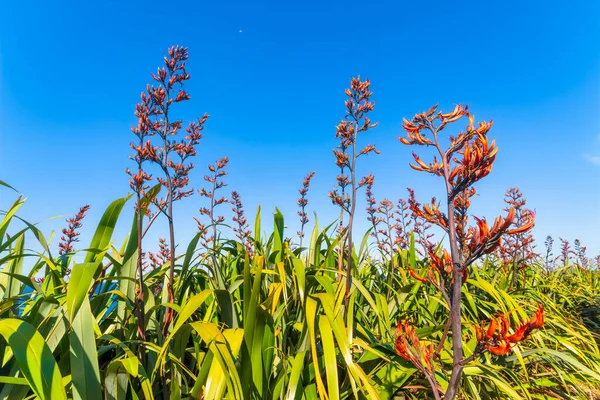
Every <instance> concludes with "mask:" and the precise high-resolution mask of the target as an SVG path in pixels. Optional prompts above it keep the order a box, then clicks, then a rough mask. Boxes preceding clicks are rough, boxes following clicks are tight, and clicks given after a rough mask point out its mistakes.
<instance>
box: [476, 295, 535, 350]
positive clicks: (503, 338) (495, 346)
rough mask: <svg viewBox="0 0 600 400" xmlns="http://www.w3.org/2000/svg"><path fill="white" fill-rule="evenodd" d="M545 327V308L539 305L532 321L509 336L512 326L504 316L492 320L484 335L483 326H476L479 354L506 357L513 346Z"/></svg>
mask: <svg viewBox="0 0 600 400" xmlns="http://www.w3.org/2000/svg"><path fill="white" fill-rule="evenodd" d="M542 326H544V306H543V305H541V304H540V305H539V306H538V309H537V310H536V312H535V314H534V315H533V316H532V317H531V319H530V320H529V321H527V322H525V323H523V324H522V325H520V326H518V327H517V328H516V329H515V332H514V333H513V334H512V335H508V330H509V328H510V324H509V322H508V319H507V318H506V316H504V315H500V316H498V317H497V318H491V319H490V322H489V324H488V327H487V329H486V330H485V333H484V328H483V327H482V326H476V327H475V332H476V336H477V342H478V344H477V348H478V349H479V353H481V352H483V351H489V352H490V353H492V354H495V355H497V356H501V355H505V354H506V353H508V352H509V351H510V350H511V345H512V344H516V343H519V342H521V341H523V340H525V339H527V338H528V337H529V336H530V335H531V333H532V332H533V331H534V330H536V329H539V328H541V327H542Z"/></svg>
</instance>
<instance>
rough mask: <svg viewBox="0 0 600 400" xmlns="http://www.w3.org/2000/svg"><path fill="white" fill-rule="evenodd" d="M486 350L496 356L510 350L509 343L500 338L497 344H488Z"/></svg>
mask: <svg viewBox="0 0 600 400" xmlns="http://www.w3.org/2000/svg"><path fill="white" fill-rule="evenodd" d="M487 350H488V351H489V352H490V353H492V354H495V355H497V356H503V355H504V354H506V353H508V352H509V351H510V343H508V341H506V340H505V339H501V340H500V341H499V342H498V343H497V344H494V345H488V346H487Z"/></svg>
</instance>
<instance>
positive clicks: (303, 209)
mask: <svg viewBox="0 0 600 400" xmlns="http://www.w3.org/2000/svg"><path fill="white" fill-rule="evenodd" d="M313 176H315V171H312V172H311V173H309V174H308V175H306V176H305V177H304V181H303V182H302V189H300V190H298V192H299V193H300V198H299V199H298V207H300V210H299V211H298V216H299V217H300V230H299V231H298V232H297V233H298V237H299V238H300V247H302V239H304V225H306V224H307V223H308V215H306V206H307V205H308V199H307V198H306V195H307V194H308V189H309V188H310V181H311V179H312V178H313Z"/></svg>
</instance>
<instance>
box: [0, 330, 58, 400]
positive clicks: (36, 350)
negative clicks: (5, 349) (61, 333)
mask: <svg viewBox="0 0 600 400" xmlns="http://www.w3.org/2000/svg"><path fill="white" fill-rule="evenodd" d="M0 335H2V336H3V337H4V339H5V340H6V341H7V342H8V345H9V346H10V348H11V350H12V352H13V354H14V357H15V359H16V361H17V364H18V365H19V369H20V370H21V372H22V373H23V376H24V377H25V379H27V382H29V386H30V387H31V389H32V390H33V392H34V393H35V394H36V395H37V396H38V397H39V398H40V399H43V400H61V399H65V400H66V398H67V393H66V392H65V387H64V386H63V383H62V377H61V376H60V371H59V370H58V366H57V365H56V361H55V360H54V356H53V355H52V352H51V351H50V349H49V348H48V345H47V344H46V343H45V342H44V338H43V337H42V335H40V334H39V332H38V331H37V330H36V329H35V328H34V327H33V326H32V325H30V324H29V323H27V322H25V321H21V320H18V319H15V318H7V319H3V320H0Z"/></svg>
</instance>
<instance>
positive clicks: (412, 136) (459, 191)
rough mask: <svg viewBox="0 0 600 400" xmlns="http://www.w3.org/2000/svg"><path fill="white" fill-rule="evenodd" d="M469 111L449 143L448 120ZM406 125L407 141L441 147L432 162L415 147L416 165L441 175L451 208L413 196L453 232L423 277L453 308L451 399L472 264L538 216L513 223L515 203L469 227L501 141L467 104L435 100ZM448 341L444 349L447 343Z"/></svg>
mask: <svg viewBox="0 0 600 400" xmlns="http://www.w3.org/2000/svg"><path fill="white" fill-rule="evenodd" d="M463 117H467V118H468V119H469V124H468V126H467V127H466V129H465V131H464V132H461V133H459V134H458V135H457V136H456V137H453V136H450V145H449V147H448V148H446V149H444V148H443V147H442V144H441V142H440V137H439V136H440V132H441V131H442V130H444V129H445V128H446V127H447V125H448V124H450V123H453V122H456V121H458V120H460V119H462V118H463ZM403 127H404V129H405V131H406V132H407V137H400V138H399V140H400V142H401V143H403V144H405V145H412V146H424V147H432V148H434V150H435V151H436V152H437V155H436V156H434V157H433V159H432V162H431V163H429V164H426V163H425V162H423V161H422V160H421V158H420V157H419V156H418V155H417V154H416V153H414V152H413V157H414V159H415V161H416V164H411V165H410V166H411V167H412V168H413V169H415V170H417V171H421V172H427V173H430V174H432V175H435V176H438V177H441V178H442V179H443V181H444V184H445V188H446V192H445V208H446V211H445V213H444V212H443V211H442V210H441V209H440V206H439V204H438V203H437V201H436V199H435V198H434V199H432V201H431V204H425V205H423V206H421V205H420V204H419V203H418V202H417V201H416V200H412V204H411V210H412V211H413V212H414V213H415V215H416V216H418V217H419V218H421V219H423V220H425V221H427V222H429V223H431V224H434V225H437V226H439V227H440V228H442V229H443V231H444V232H445V233H446V234H447V235H448V242H449V245H450V253H444V255H443V256H442V257H438V256H437V255H436V254H435V252H434V251H433V249H431V248H430V249H428V251H429V257H430V260H431V264H432V265H433V269H432V270H430V271H429V276H428V277H427V278H424V277H420V278H419V280H421V281H423V282H427V281H430V282H431V283H433V284H434V285H435V286H436V287H437V288H439V289H440V290H441V291H442V293H443V296H444V298H445V299H446V301H447V302H448V306H449V308H450V319H449V321H448V325H447V328H451V331H452V336H451V340H452V350H453V367H452V371H451V375H450V380H449V383H448V388H447V390H446V393H445V395H444V400H450V399H454V398H455V397H456V395H457V393H458V389H459V386H460V382H461V378H462V375H463V370H464V363H465V360H464V359H463V357H464V355H463V342H462V328H463V326H462V320H461V315H462V308H461V304H462V286H463V282H464V281H465V280H466V278H467V268H468V267H469V266H470V265H472V264H473V263H474V262H475V261H476V260H477V259H479V258H480V257H481V256H483V255H485V254H490V253H492V252H494V251H495V250H496V249H497V248H498V247H499V245H500V244H501V240H502V237H503V236H504V235H515V234H519V233H523V232H527V231H528V230H530V229H531V228H532V227H533V224H534V219H533V215H531V216H530V219H529V220H528V221H527V222H526V223H524V224H523V225H522V226H520V227H518V228H513V229H511V225H512V224H513V222H514V219H515V210H514V208H512V207H511V208H510V210H509V212H508V215H507V217H506V218H502V217H498V218H496V220H495V222H494V225H493V227H492V228H490V227H489V226H488V224H487V222H486V221H485V219H480V218H477V217H474V219H475V221H476V224H475V226H474V227H468V220H469V218H468V210H469V207H470V204H471V203H470V199H471V197H473V196H474V195H475V189H474V188H473V185H474V184H475V183H477V182H478V181H479V180H481V179H482V178H484V177H486V176H487V175H488V174H489V173H490V172H491V170H492V165H493V163H494V161H495V159H496V153H497V147H496V146H495V142H494V141H492V142H491V143H490V142H489V141H488V138H487V135H488V132H489V130H490V128H491V127H492V123H491V122H482V123H479V125H478V126H477V127H476V126H475V121H474V118H473V116H472V115H471V114H470V113H469V112H468V111H467V107H466V106H465V107H463V106H460V105H458V106H456V107H455V109H454V110H453V111H452V112H450V113H446V114H445V113H442V112H441V111H437V106H434V107H431V108H430V109H429V110H428V111H427V112H424V113H421V114H417V115H416V116H415V117H414V118H412V120H411V121H407V120H406V119H405V120H404V124H403ZM426 132H428V133H429V134H431V138H427V137H426V136H425V134H426ZM438 156H439V157H440V158H439V160H438V158H437V157H438ZM411 272H412V273H411V275H413V276H415V273H414V272H413V271H411ZM447 282H449V284H450V288H449V290H448V289H447V288H446V283H447ZM447 333H448V329H447V330H446V332H445V334H444V336H443V338H442V343H443V341H444V340H445V339H446V337H447ZM442 343H441V344H440V345H439V346H438V349H441V345H442ZM430 373H432V372H431V371H430ZM436 386H437V384H436ZM433 391H434V394H435V395H436V396H438V387H434V388H433Z"/></svg>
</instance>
